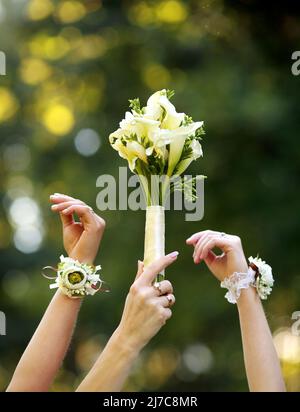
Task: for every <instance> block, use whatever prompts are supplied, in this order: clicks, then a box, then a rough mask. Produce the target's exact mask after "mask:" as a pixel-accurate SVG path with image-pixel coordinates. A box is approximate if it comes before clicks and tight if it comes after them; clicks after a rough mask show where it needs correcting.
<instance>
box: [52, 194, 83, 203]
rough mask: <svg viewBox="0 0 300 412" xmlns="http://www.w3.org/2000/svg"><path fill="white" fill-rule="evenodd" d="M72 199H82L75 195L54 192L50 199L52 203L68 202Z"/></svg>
mask: <svg viewBox="0 0 300 412" xmlns="http://www.w3.org/2000/svg"><path fill="white" fill-rule="evenodd" d="M71 200H78V202H81V200H79V199H75V198H74V197H71V196H68V195H64V194H62V193H54V194H53V195H51V196H50V201H51V202H52V203H61V202H68V201H71Z"/></svg>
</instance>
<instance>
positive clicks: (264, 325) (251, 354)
mask: <svg viewBox="0 0 300 412" xmlns="http://www.w3.org/2000/svg"><path fill="white" fill-rule="evenodd" d="M238 312H239V318H240V325H241V333H242V342H243V351H244V359H245V367H246V373H247V378H248V384H249V388H250V391H253V392H282V391H285V384H284V381H283V378H282V373H281V368H280V363H279V360H278V356H277V353H276V350H275V347H274V344H273V339H272V335H271V331H270V328H269V325H268V322H267V319H266V316H265V313H264V310H263V307H262V304H261V301H260V299H259V297H258V295H257V293H256V291H255V290H254V289H253V288H249V289H246V290H243V291H242V294H241V296H240V298H239V300H238Z"/></svg>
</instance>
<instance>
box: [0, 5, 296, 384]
mask: <svg viewBox="0 0 300 412" xmlns="http://www.w3.org/2000/svg"><path fill="white" fill-rule="evenodd" d="M38 3H40V7H41V3H43V1H39V2H38ZM64 3H72V4H73V9H72V7H71V9H68V8H66V4H64ZM75 3H77V5H76V4H75V6H74V2H64V1H52V2H51V1H48V0H47V1H45V3H44V8H43V7H41V8H39V7H38V5H37V2H36V1H26V0H23V1H22V0H19V1H5V0H2V1H1V2H0V6H1V7H0V50H2V51H4V52H5V53H6V57H7V75H6V76H0V139H1V140H0V150H1V164H0V188H1V189H0V190H1V192H0V196H1V206H2V207H1V210H0V267H1V271H0V277H1V278H0V281H1V282H0V310H2V311H3V312H5V314H6V317H7V335H6V336H0V389H2V390H5V387H6V385H7V384H8V382H9V379H10V377H11V375H12V373H13V370H14V368H15V366H16V364H17V361H18V359H19V358H20V356H21V354H22V352H23V351H24V349H25V347H26V345H27V343H28V341H29V339H30V337H31V336H32V334H33V332H34V330H35V328H36V326H37V324H38V322H39V320H40V318H41V316H42V314H43V312H44V310H45V308H46V306H47V304H48V302H49V300H50V299H51V296H52V292H51V291H50V290H49V289H48V282H47V281H46V280H44V279H42V277H41V274H40V272H41V268H42V267H43V266H45V265H55V264H56V262H57V260H58V257H59V255H60V254H61V253H63V248H62V239H61V228H60V222H59V219H58V218H57V216H55V215H53V214H52V213H51V211H50V208H49V202H48V197H49V195H50V194H51V193H53V192H63V193H68V194H70V195H72V196H75V197H78V198H80V199H83V200H84V201H86V202H87V203H88V204H90V205H91V206H92V207H94V208H95V209H96V204H95V203H96V196H97V193H98V191H99V189H97V188H96V179H97V176H99V175H101V174H106V173H107V174H112V175H114V176H117V175H118V167H119V166H125V162H124V161H123V160H122V159H120V158H119V157H118V155H117V153H116V152H115V151H113V150H112V149H111V147H110V145H109V143H108V135H109V133H110V132H111V131H113V130H115V129H116V128H117V125H118V122H119V121H120V119H121V118H122V117H123V114H124V112H125V109H126V108H127V104H128V98H133V97H137V96H139V97H140V98H141V100H142V102H145V101H146V99H147V97H148V96H149V95H150V94H151V93H152V92H153V91H156V90H158V89H161V88H170V89H174V90H175V91H176V95H175V97H174V98H173V99H174V104H175V105H176V107H177V108H178V110H179V111H184V112H186V113H188V114H190V115H192V116H193V118H194V119H195V120H204V121H205V130H206V135H205V137H204V140H203V150H204V157H203V158H202V159H200V160H199V161H197V162H195V163H194V164H192V165H191V167H190V168H189V171H190V172H191V173H193V174H205V175H206V176H208V178H207V179H206V181H205V216H204V219H203V220H202V221H201V222H196V223H195V222H185V220H184V213H183V212H178V211H176V212H175V211H170V212H167V216H166V230H167V239H166V249H167V251H172V250H179V251H180V256H179V258H178V262H176V264H175V265H174V266H173V267H171V268H170V269H169V270H168V272H167V276H168V278H169V279H171V280H172V282H173V284H174V287H175V291H176V298H177V303H176V306H175V308H174V312H173V318H172V320H171V321H170V322H169V323H168V324H167V325H166V326H165V327H164V329H163V330H162V331H161V332H160V333H159V335H158V336H156V337H155V338H154V339H153V341H152V342H151V343H150V344H149V345H148V347H147V348H146V350H145V351H144V352H143V354H142V356H141V357H140V360H139V362H138V363H137V365H136V367H135V369H134V371H133V373H132V376H131V377H130V379H129V380H128V383H127V386H126V389H127V390H134V391H140V390H149V391H151V390H172V391H173V390H174V391H185V390H191V391H193V390H199V391H220V390H222V391H223V390H224V391H229V390H230V391H232V390H233V391H243V390H247V381H246V377H245V372H244V366H243V358H242V348H241V341H240V331H239V325H238V317H237V311H236V308H235V307H234V306H231V305H229V304H228V303H227V302H226V301H225V299H224V297H223V296H224V291H223V290H221V289H220V287H219V285H218V283H217V281H216V280H215V279H214V278H213V277H212V276H211V275H210V274H209V273H208V270H207V269H206V267H205V266H203V264H202V265H200V266H194V265H193V262H192V259H191V257H192V250H191V249H190V248H188V247H187V246H186V245H185V239H186V237H188V236H189V235H190V234H191V233H193V232H195V231H199V230H203V229H215V230H220V231H224V232H227V233H234V234H238V235H239V236H240V237H241V238H242V240H243V245H244V248H245V253H246V255H247V256H250V255H256V254H257V253H258V252H259V254H260V256H261V257H263V258H265V259H266V260H267V261H268V262H270V263H271V264H272V266H273V272H274V275H275V278H276V284H275V288H274V292H273V294H272V297H271V298H270V300H269V301H268V302H267V303H266V304H265V309H266V313H267V316H268V319H269V322H270V326H271V329H272V332H273V333H274V334H275V335H276V334H278V333H285V334H286V339H289V338H291V337H290V336H289V330H288V329H282V328H289V327H290V326H291V324H292V320H291V316H292V313H293V312H294V311H296V310H300V276H299V250H298V248H299V242H298V235H299V231H300V224H299V210H300V196H299V193H298V190H297V189H298V182H299V176H300V162H299V160H300V156H299V153H300V144H299V118H300V117H299V85H300V76H299V77H297V76H293V75H292V73H291V65H292V60H291V55H292V52H293V51H294V50H297V49H299V44H300V43H299V40H300V29H299V27H300V17H299V15H298V14H297V13H296V12H295V10H293V9H292V8H290V7H289V5H288V2H285V3H284V6H281V8H279V7H278V6H276V5H275V4H274V6H272V8H267V6H266V5H263V4H261V3H262V2H258V1H251V0H247V1H246V0H244V1H235V2H233V1H225V0H224V1H223V0H203V1H202V0H200V1H196V0H189V1H181V0H175V1H169V0H158V1H149V0H145V1H103V2H101V1H100V0H92V1H82V2H75ZM78 3H81V6H82V7H81V8H80V7H78ZM71 6H72V5H71ZM64 7H65V8H64ZM76 7H77V8H76ZM72 10H73V11H72ZM74 10H75V11H74ZM72 13H73V14H72ZM76 13H77V14H76ZM49 39H50V40H49ZM32 59H35V60H32ZM37 61H38V64H40V66H34V63H35V64H36V63H37ZM57 104H60V105H63V106H64V107H65V108H66V110H67V111H68V113H67V114H66V115H65V114H64V113H65V112H64V113H63V114H62V115H61V116H62V119H61V121H62V123H63V124H65V122H66V128H65V130H63V132H60V133H58V132H57V128H56V127H55V126H56V125H54V129H53V124H52V126H51V122H52V123H53V122H54V123H55V119H56V118H55V117H54V120H53V117H51V110H52V109H53V107H55V105H57ZM51 108H52V109H51ZM49 113H50V114H49ZM52 114H53V112H52ZM64 116H71V118H69V117H68V119H69V125H68V124H67V123H68V119H67V120H66V119H65V118H64ZM70 119H71V120H70ZM86 128H92V129H94V130H95V131H97V133H98V134H99V136H100V139H101V147H100V149H99V150H98V151H97V153H96V154H94V155H93V156H90V157H85V156H82V155H81V154H80V153H79V152H78V151H77V150H76V148H75V146H74V138H75V136H76V135H77V133H78V132H79V131H80V130H81V129H86ZM15 144H18V145H21V146H17V147H19V148H20V147H21V149H22V150H21V152H17V151H16V152H14V147H16V146H14V145H15ZM26 148H27V149H26ZM26 150H27V151H26ZM28 150H29V152H28ZM11 153H16V155H15V156H16V157H15V159H14V158H13V155H12V154H11ZM18 153H19V155H20V156H21V159H20V158H18ZM24 153H25V154H24ZM29 155H30V156H29ZM24 156H25V160H26V159H27V161H25V160H24ZM28 159H30V161H28ZM24 196H27V197H30V198H31V199H33V200H34V201H35V202H36V204H37V206H38V208H39V211H40V212H39V213H40V216H41V218H40V219H41V221H40V227H41V228H43V242H42V244H41V245H40V247H39V248H38V250H37V251H35V252H34V253H23V252H22V251H20V250H18V248H16V247H15V246H16V245H15V242H14V236H15V232H16V230H17V229H18V228H17V227H16V226H14V225H13V224H12V222H11V219H10V218H9V216H10V210H11V206H12V205H13V203H14V201H16V199H17V198H19V197H24ZM21 212H22V211H21ZM24 213H26V211H25V212H24ZM101 215H102V216H103V218H104V219H105V220H106V221H107V229H106V234H105V238H104V240H103V243H102V246H101V250H100V252H99V256H98V261H99V262H100V263H101V265H102V267H103V277H104V278H105V280H106V281H107V282H108V283H109V284H110V286H111V289H112V292H111V293H110V294H99V295H97V296H96V297H95V298H93V299H87V300H86V302H85V303H84V305H83V307H82V311H81V313H80V317H79V320H78V325H77V329H76V332H75V334H74V339H73V342H72V346H71V348H70V351H69V353H68V356H67V358H66V360H65V362H64V365H63V368H62V370H61V372H60V373H59V375H58V377H57V379H56V382H55V384H54V386H53V390H62V391H64V390H68V391H69V390H73V389H74V388H75V387H76V384H78V382H80V380H81V379H82V377H83V376H84V374H85V373H86V371H87V370H88V369H89V367H90V365H91V364H92V362H93V360H94V359H95V358H96V356H97V354H98V353H99V351H101V348H103V345H104V344H105V342H106V340H107V339H108V337H109V336H110V335H111V333H112V332H113V330H114V329H115V327H116V326H117V324H118V321H119V319H120V316H121V313H122V308H123V304H124V300H125V297H126V294H127V291H128V288H129V286H130V284H131V282H132V279H133V277H134V274H135V271H136V261H137V259H139V258H141V257H142V255H143V232H144V213H143V212H132V211H105V212H101ZM24 219H25V220H26V216H24ZM50 333H51V331H50V330H49V334H50ZM294 338H295V337H294ZM291 339H292V338H291ZM257 344H258V345H259V342H258V343H257ZM281 349H282V348H281ZM281 349H280V348H279V350H281ZM291 351H292V353H291ZM280 355H281V357H282V360H283V367H284V373H285V377H286V381H287V385H288V388H289V389H290V390H299V389H300V338H295V339H294V340H293V350H292V349H291V350H290V351H288V353H285V352H284V351H283V350H281V351H280ZM193 365H194V366H193Z"/></svg>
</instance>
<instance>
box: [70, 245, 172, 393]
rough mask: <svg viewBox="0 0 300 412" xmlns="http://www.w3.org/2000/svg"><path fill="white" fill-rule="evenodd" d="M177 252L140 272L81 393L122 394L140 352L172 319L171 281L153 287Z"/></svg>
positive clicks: (84, 382) (139, 268)
mask: <svg viewBox="0 0 300 412" xmlns="http://www.w3.org/2000/svg"><path fill="white" fill-rule="evenodd" d="M177 255H178V252H173V253H170V254H169V255H167V256H164V257H162V258H161V259H159V260H157V261H156V262H154V263H153V264H152V265H150V266H149V267H146V268H144V266H143V263H142V262H139V264H138V273H137V275H136V278H135V281H134V283H133V285H132V286H131V288H130V291H129V293H128V296H127V299H126V303H125V307H124V311H123V315H122V319H121V322H120V324H119V326H118V328H117V329H116V330H115V332H114V334H113V335H112V337H111V338H110V340H109V341H108V343H107V345H106V347H105V348H104V350H103V352H102V353H101V355H100V356H99V358H98V360H97V361H96V363H95V365H94V366H93V368H92V369H91V371H90V372H89V373H88V375H87V376H86V378H85V379H84V380H83V382H82V383H81V384H80V385H79V387H78V389H77V390H78V391H84V392H92V391H97V392H98V391H104V392H112V391H121V390H122V388H123V385H124V382H125V380H126V378H127V376H128V375H129V373H130V370H131V368H132V366H133V364H134V361H135V360H136V358H137V357H138V355H139V353H140V351H141V349H142V348H143V347H144V346H145V345H146V344H147V343H148V342H149V340H150V339H151V338H152V337H153V336H154V335H156V334H157V332H158V331H159V330H160V329H161V327H162V326H163V325H164V324H165V323H166V321H167V320H168V319H169V318H170V317H171V315H172V311H171V309H170V308H171V307H172V306H173V305H174V303H175V297H174V295H173V287H172V285H171V283H170V282H169V281H168V280H163V281H162V282H160V283H158V284H154V285H153V281H154V279H155V277H156V276H157V274H158V273H160V272H161V271H162V270H163V269H165V268H166V267H167V266H169V265H170V264H171V263H173V262H174V261H175V260H176V259H177Z"/></svg>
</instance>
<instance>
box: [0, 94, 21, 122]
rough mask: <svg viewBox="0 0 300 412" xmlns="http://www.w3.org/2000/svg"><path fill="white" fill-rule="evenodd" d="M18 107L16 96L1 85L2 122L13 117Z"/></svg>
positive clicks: (0, 118) (0, 117) (0, 112)
mask: <svg viewBox="0 0 300 412" xmlns="http://www.w3.org/2000/svg"><path fill="white" fill-rule="evenodd" d="M18 109H19V103H18V101H17V99H16V97H15V96H14V95H13V94H12V93H11V91H10V90H9V89H7V88H6V87H0V123H3V122H5V121H7V120H9V119H11V118H12V117H13V116H14V115H15V114H16V112H17V111H18Z"/></svg>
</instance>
